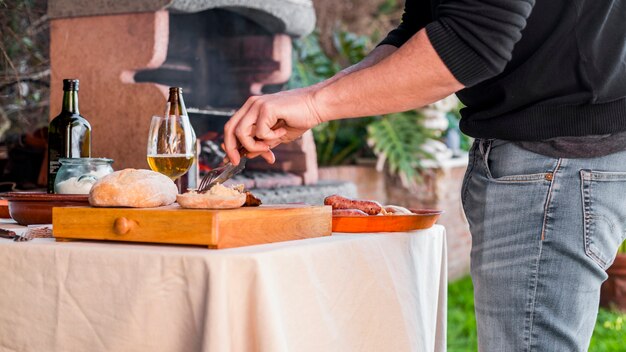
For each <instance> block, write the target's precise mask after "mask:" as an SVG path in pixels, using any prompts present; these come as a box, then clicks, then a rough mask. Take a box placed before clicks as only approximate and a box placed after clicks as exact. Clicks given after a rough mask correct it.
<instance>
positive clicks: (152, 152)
mask: <svg viewBox="0 0 626 352" xmlns="http://www.w3.org/2000/svg"><path fill="white" fill-rule="evenodd" d="M195 139H196V136H195V133H194V131H193V128H192V127H191V124H190V123H189V117H187V116H186V115H170V116H165V117H163V116H152V122H151V124H150V135H149V137H148V153H147V154H148V164H149V165H150V168H151V169H152V170H153V171H156V172H160V173H162V174H163V175H165V176H167V177H169V178H171V179H172V181H176V179H177V178H179V177H180V176H182V175H184V174H185V173H186V172H187V171H188V170H189V168H190V167H191V165H192V164H193V160H194V156H195V148H196V143H195V142H196V141H195Z"/></svg>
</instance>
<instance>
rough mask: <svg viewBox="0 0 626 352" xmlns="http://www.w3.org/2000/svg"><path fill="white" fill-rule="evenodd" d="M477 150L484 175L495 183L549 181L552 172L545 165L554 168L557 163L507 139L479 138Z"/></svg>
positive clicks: (555, 160)
mask: <svg viewBox="0 0 626 352" xmlns="http://www.w3.org/2000/svg"><path fill="white" fill-rule="evenodd" d="M479 152H480V157H481V161H482V166H483V168H484V170H485V176H486V177H487V179H488V180H489V181H490V182H495V183H528V182H532V183H534V182H545V181H548V182H549V181H551V180H552V176H553V173H552V172H551V171H546V167H548V169H547V170H554V168H555V167H556V164H557V159H551V158H547V157H543V156H539V155H537V154H534V153H531V152H529V151H527V150H525V149H522V148H521V147H519V146H516V145H515V144H514V143H512V142H507V141H500V140H481V144H480V145H479ZM533 171H536V172H533Z"/></svg>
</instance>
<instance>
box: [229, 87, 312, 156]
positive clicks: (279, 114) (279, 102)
mask: <svg viewBox="0 0 626 352" xmlns="http://www.w3.org/2000/svg"><path fill="white" fill-rule="evenodd" d="M313 90H314V88H303V89H294V90H290V91H284V92H279V93H275V94H268V95H262V96H253V97H250V98H249V99H248V100H247V101H246V103H245V104H244V105H243V106H242V107H241V109H239V110H237V112H236V113H235V115H233V117H231V119H230V120H229V121H228V122H227V123H226V125H225V126H224V149H225V151H226V155H227V157H228V158H229V159H230V161H231V162H232V163H233V164H239V160H240V158H241V156H240V155H239V153H238V152H237V149H238V143H241V145H243V147H244V148H246V150H247V151H248V156H249V157H251V158H252V157H255V156H257V155H261V156H262V157H263V158H264V159H265V160H267V161H268V162H269V163H273V162H274V154H273V153H272V152H271V150H270V149H271V148H273V147H275V146H277V145H279V144H281V143H288V142H291V141H293V140H295V139H297V138H299V137H300V136H302V134H303V133H304V132H306V131H307V130H309V129H311V128H313V127H315V126H317V125H318V124H320V123H321V122H322V120H321V118H320V116H319V115H318V113H317V111H316V109H315V107H314V106H313V101H312V92H313ZM279 122H280V123H279ZM277 124H278V125H279V126H280V127H278V128H276V126H277Z"/></svg>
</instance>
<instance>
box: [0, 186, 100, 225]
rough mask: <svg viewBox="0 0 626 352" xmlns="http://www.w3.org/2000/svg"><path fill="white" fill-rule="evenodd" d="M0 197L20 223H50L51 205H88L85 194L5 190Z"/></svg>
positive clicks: (87, 197) (14, 218)
mask: <svg viewBox="0 0 626 352" xmlns="http://www.w3.org/2000/svg"><path fill="white" fill-rule="evenodd" d="M0 197H1V198H3V199H6V200H7V201H8V202H9V214H10V215H11V217H12V218H13V220H15V221H17V223H18V224H20V225H32V224H52V208H53V207H69V206H85V205H89V196H88V195H86V194H85V195H83V194H47V193H35V192H7V193H2V194H0Z"/></svg>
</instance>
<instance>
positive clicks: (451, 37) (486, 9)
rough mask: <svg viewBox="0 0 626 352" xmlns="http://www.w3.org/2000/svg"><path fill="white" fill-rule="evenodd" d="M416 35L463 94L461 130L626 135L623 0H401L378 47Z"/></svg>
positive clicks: (490, 134) (527, 137) (531, 137)
mask: <svg viewBox="0 0 626 352" xmlns="http://www.w3.org/2000/svg"><path fill="white" fill-rule="evenodd" d="M422 28H426V33H427V35H428V38H429V40H430V41H431V43H432V45H433V47H434V49H435V51H436V52H437V53H438V54H439V56H440V57H441V59H442V60H443V62H444V63H445V64H446V66H447V67H448V69H449V70H450V71H451V72H452V74H453V75H454V76H455V77H456V78H457V79H458V80H459V81H460V82H461V83H463V84H464V85H465V86H466V88H465V89H463V90H461V91H460V92H458V93H457V95H458V96H459V98H460V99H461V101H462V102H463V103H464V104H465V105H466V106H467V107H466V108H464V109H463V110H462V112H461V114H462V119H461V129H462V130H463V132H465V133H466V134H468V135H470V136H473V137H479V138H499V139H506V140H513V141H538V140H545V139H549V138H554V137H564V136H589V135H606V134H616V133H619V132H623V131H626V0H536V1H535V0H482V1H476V0H406V5H405V12H404V15H403V17H402V23H401V24H400V25H399V26H398V28H397V29H395V30H393V31H391V32H390V33H389V35H388V36H387V37H386V38H385V39H384V40H383V41H382V43H381V44H391V45H394V46H398V47H399V46H401V45H402V44H403V43H404V42H406V41H407V40H408V39H409V38H410V37H411V36H413V35H414V34H415V33H416V32H417V31H419V30H420V29H422Z"/></svg>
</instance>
